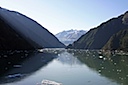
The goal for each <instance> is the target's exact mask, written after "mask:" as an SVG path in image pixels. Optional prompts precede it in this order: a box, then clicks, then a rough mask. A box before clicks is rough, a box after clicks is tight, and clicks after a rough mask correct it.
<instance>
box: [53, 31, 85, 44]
mask: <svg viewBox="0 0 128 85" xmlns="http://www.w3.org/2000/svg"><path fill="white" fill-rule="evenodd" d="M85 33H86V31H84V30H67V31H62V32H60V33H57V34H56V35H55V36H56V37H57V38H58V39H59V40H60V41H61V42H62V43H64V44H65V45H69V44H72V43H73V42H74V41H76V40H77V39H78V38H80V37H81V36H82V35H83V34H85Z"/></svg>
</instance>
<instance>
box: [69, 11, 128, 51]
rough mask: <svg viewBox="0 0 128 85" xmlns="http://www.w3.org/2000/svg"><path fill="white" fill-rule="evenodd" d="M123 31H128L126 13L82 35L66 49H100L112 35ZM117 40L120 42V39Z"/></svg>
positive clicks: (127, 16) (127, 15)
mask: <svg viewBox="0 0 128 85" xmlns="http://www.w3.org/2000/svg"><path fill="white" fill-rule="evenodd" d="M125 29H128V12H126V13H125V14H122V15H120V16H118V17H116V18H112V19H110V20H108V21H106V22H104V23H102V24H101V25H99V26H98V27H95V28H93V29H90V30H89V31H88V32H87V33H86V34H84V35H82V36H81V37H80V38H79V39H78V40H77V41H75V42H74V43H73V44H70V45H69V46H68V47H67V48H76V49H102V48H103V47H104V46H105V45H106V43H107V42H108V41H109V39H110V38H111V37H112V36H113V35H114V34H115V35H116V33H118V32H119V31H121V30H125ZM118 38H119V37H118ZM121 38H123V37H121ZM118 40H120V38H119V39H118ZM121 40H124V39H121ZM121 42H123V41H121ZM113 43H114V42H113ZM125 43H126V42H125ZM114 44H115V43H114Z"/></svg>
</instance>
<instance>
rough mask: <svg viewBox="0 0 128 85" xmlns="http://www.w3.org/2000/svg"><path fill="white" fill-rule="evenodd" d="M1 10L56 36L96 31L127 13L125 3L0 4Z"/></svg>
mask: <svg viewBox="0 0 128 85" xmlns="http://www.w3.org/2000/svg"><path fill="white" fill-rule="evenodd" d="M0 6H1V7H3V8H7V9H10V10H14V11H18V12H20V13H22V14H24V15H27V16H28V17H30V18H32V19H34V20H36V21H37V22H38V23H40V24H41V25H42V26H44V27H45V28H47V29H48V30H49V31H50V32H52V33H53V34H56V33H58V32H60V31H63V30H68V29H79V30H80V29H83V30H89V29H90V28H93V27H96V26H98V25H100V24H101V23H102V22H105V21H107V20H109V19H110V18H112V17H117V16H119V15H120V14H123V13H124V12H126V11H128V0H0Z"/></svg>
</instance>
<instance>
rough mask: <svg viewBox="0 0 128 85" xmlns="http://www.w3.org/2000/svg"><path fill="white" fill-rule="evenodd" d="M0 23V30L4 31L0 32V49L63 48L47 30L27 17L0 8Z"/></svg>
mask: <svg viewBox="0 0 128 85" xmlns="http://www.w3.org/2000/svg"><path fill="white" fill-rule="evenodd" d="M0 22H1V23H0V24H1V28H0V29H1V30H3V31H4V32H2V31H1V33H2V34H0V35H1V36H0V41H1V42H0V49H6V48H7V49H13V48H14V49H15V48H16V49H28V48H32V47H34V48H54V47H56V48H60V47H65V45H64V44H62V43H61V42H60V41H59V40H58V39H57V38H56V37H55V36H54V35H53V34H52V33H50V32H49V31H48V30H47V29H45V28H44V27H43V26H41V25H40V24H38V23H37V22H36V21H34V20H32V19H30V18H29V17H27V16H25V15H23V14H21V13H18V12H15V11H10V10H7V9H4V8H0ZM6 30H8V31H6ZM8 33H10V34H8ZM11 34H12V35H13V36H12V35H11ZM3 35H4V37H3ZM8 39H10V40H8ZM19 40H21V41H22V42H20V41H19ZM24 43H26V44H24ZM19 44H20V46H19ZM23 45H24V46H23ZM3 46H4V47H5V48H4V47H3ZM22 46H23V47H22ZM26 46H29V47H26ZM30 46H31V47H30Z"/></svg>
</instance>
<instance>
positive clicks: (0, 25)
mask: <svg viewBox="0 0 128 85" xmlns="http://www.w3.org/2000/svg"><path fill="white" fill-rule="evenodd" d="M15 49H17V50H22V49H26V50H32V49H34V46H32V45H31V44H29V43H28V42H27V41H26V40H25V39H23V38H22V37H21V36H20V35H19V34H17V33H16V32H15V31H14V30H12V28H11V27H10V26H9V25H7V23H5V22H4V21H3V20H1V19H0V50H15Z"/></svg>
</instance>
